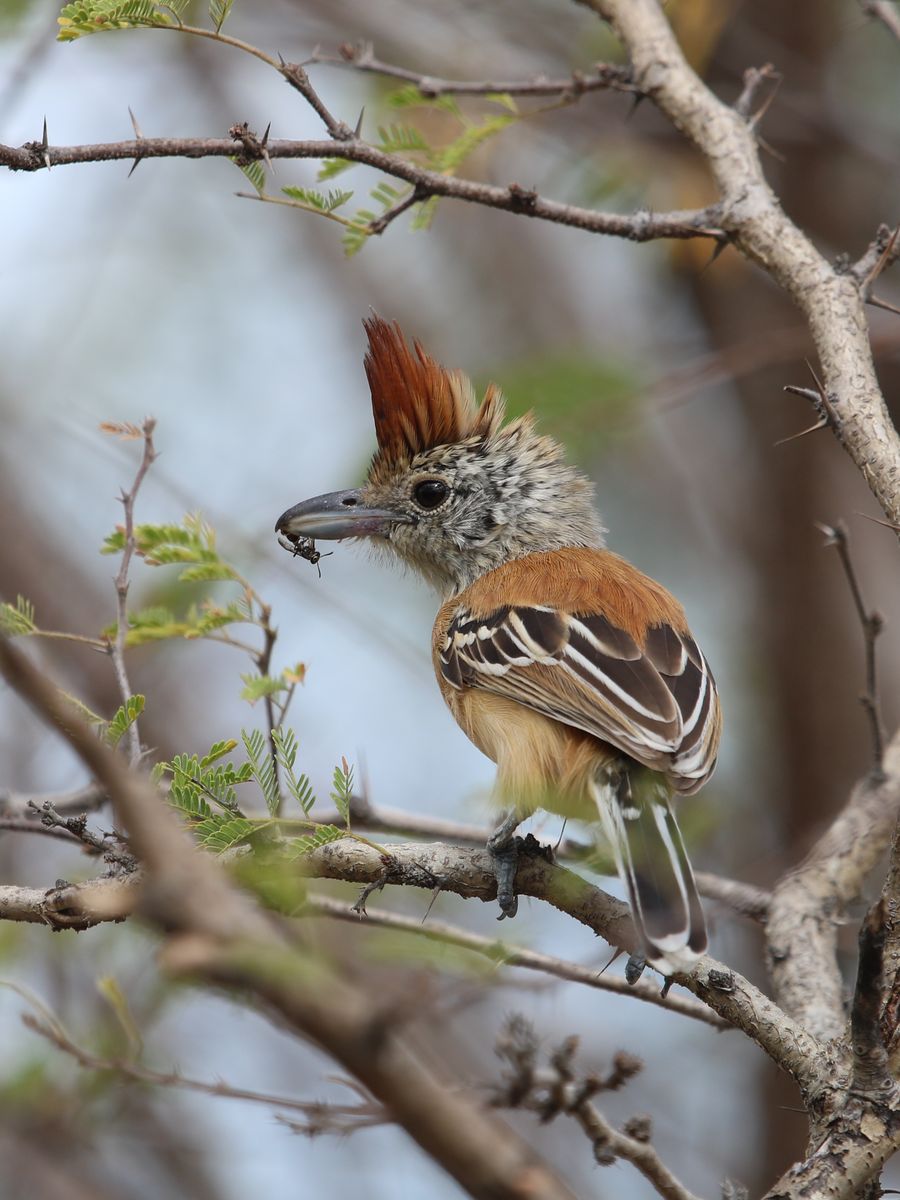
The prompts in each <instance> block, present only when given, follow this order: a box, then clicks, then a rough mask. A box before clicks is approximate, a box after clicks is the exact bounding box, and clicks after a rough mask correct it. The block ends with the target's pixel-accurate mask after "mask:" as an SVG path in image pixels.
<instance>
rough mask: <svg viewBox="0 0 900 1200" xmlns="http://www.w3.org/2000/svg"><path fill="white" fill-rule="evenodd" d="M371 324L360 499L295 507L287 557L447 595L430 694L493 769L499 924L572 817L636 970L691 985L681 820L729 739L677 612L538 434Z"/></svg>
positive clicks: (386, 326)
mask: <svg viewBox="0 0 900 1200" xmlns="http://www.w3.org/2000/svg"><path fill="white" fill-rule="evenodd" d="M363 324H364V326H365V331H366V334H367V337H368V349H367V352H366V356H365V363H364V366H365V372H366V376H367V378H368V383H369V388H370V391H371V398H372V414H373V418H374V423H375V433H376V437H377V449H376V451H375V454H374V457H373V459H372V462H371V465H370V467H369V471H368V475H367V477H366V480H365V483H364V484H363V486H362V487H361V488H353V489H348V490H344V491H339V492H330V493H328V494H326V495H322V496H315V497H313V498H312V499H309V500H304V501H302V502H301V503H299V504H295V505H294V506H293V507H291V508H289V509H288V510H287V511H286V512H284V513H282V515H281V516H280V517H279V518H278V521H277V523H276V533H277V534H278V535H279V540H281V541H282V544H283V545H284V546H285V547H286V548H288V549H293V550H294V551H295V552H296V550H297V549H298V548H300V547H302V546H306V547H307V548H308V547H309V546H310V545H312V546H313V548H314V541H315V539H324V540H329V539H330V540H342V539H346V538H365V539H368V540H369V541H370V542H371V543H372V544H373V545H374V546H376V547H378V548H379V549H381V550H383V551H387V552H388V553H389V554H390V555H391V557H393V558H396V559H399V560H401V562H403V563H404V564H406V565H407V566H408V567H411V568H413V570H414V571H416V572H418V573H419V574H420V575H422V576H424V578H425V579H426V580H427V581H428V582H429V583H431V584H432V585H434V587H435V588H436V589H437V590H438V592H439V593H440V595H441V599H442V603H441V607H440V609H439V611H438V614H437V617H436V619H435V623H434V631H433V637H432V658H433V662H434V668H435V674H436V676H437V682H438V684H439V686H440V690H441V693H442V695H443V698H444V700H445V701H446V703H447V706H448V707H449V709H450V712H451V713H452V715H453V716H454V717H455V719H456V721H457V723H458V724H459V726H460V727H461V728H462V730H463V731H464V733H465V734H466V735H467V736H468V737H469V739H470V740H471V741H472V742H473V743H474V744H475V745H476V746H477V747H478V748H479V749H480V750H481V751H482V752H483V753H484V754H486V755H487V757H488V758H490V759H492V760H493V761H494V763H496V765H497V779H496V784H495V789H494V794H495V797H496V800H497V802H498V803H499V805H500V807H501V811H502V816H501V818H500V820H499V823H498V825H497V827H496V829H495V830H494V832H493V834H492V835H491V838H490V840H489V842H488V849H489V850H490V852H491V854H492V856H493V861H494V866H495V871H496V875H497V898H498V901H499V904H500V908H501V913H500V919H502V918H504V917H508V916H513V915H515V912H516V905H517V897H516V893H515V870H516V848H517V839H516V837H515V830H516V829H517V828H518V826H519V824H520V823H521V822H522V821H523V820H524V819H525V818H526V817H528V816H530V815H531V814H532V813H533V812H535V811H536V810H537V809H545V810H548V811H551V812H554V813H558V814H560V815H562V816H566V817H568V816H574V817H579V818H581V819H584V820H587V821H589V822H590V823H591V824H593V825H594V826H595V827H598V828H601V829H602V830H603V831H604V832H605V835H606V838H607V839H608V842H609V845H610V846H611V849H612V853H613V857H614V859H615V863H616V868H617V870H618V874H619V876H620V878H621V880H622V883H623V885H624V889H625V892H626V894H627V897H628V900H629V904H630V907H631V913H632V917H633V921H634V925H635V928H636V931H637V935H638V944H639V947H640V952H639V954H638V955H637V956H636V957H637V960H638V963H640V961H641V959H643V960H645V961H647V962H649V963H650V965H651V966H654V967H656V968H657V969H659V970H661V971H663V972H664V973H666V974H670V973H672V972H674V971H676V970H679V969H686V964H689V963H690V962H691V961H693V960H695V959H696V958H697V957H698V956H699V955H701V954H702V953H703V952H704V951H705V950H706V948H707V942H708V939H707V930H706V922H705V919H704V914H703V909H702V906H701V903H700V900H699V897H698V893H697V887H696V884H695V881H694V874H693V870H692V868H691V864H690V860H689V858H688V855H687V852H686V850H685V846H684V840H683V838H682V835H681V832H680V830H679V827H678V824H677V822H676V819H675V815H674V812H673V807H672V801H673V799H674V798H676V797H677V796H681V795H691V794H693V793H694V792H696V791H698V790H699V789H700V788H701V787H702V786H703V785H704V784H705V783H706V781H707V780H708V779H709V777H710V776H711V774H712V772H713V769H714V767H715V764H716V756H717V753H718V746H719V739H720V733H721V725H722V722H721V710H720V704H719V698H718V693H717V690H716V685H715V681H714V679H713V676H712V673H711V671H710V669H709V666H708V664H707V661H706V659H705V658H704V656H703V654H702V652H701V651H700V649H699V647H698V645H697V643H696V641H695V640H694V638H693V637H692V635H691V633H690V630H689V628H688V624H687V620H686V617H685V614H684V609H683V608H682V606H681V604H680V603H679V602H678V601H677V600H676V599H675V598H674V597H673V596H672V595H671V594H670V593H669V592H668V591H667V590H666V589H665V588H664V587H663V586H662V585H661V584H659V583H657V582H655V581H654V580H653V579H651V578H649V577H648V576H647V575H645V574H643V573H642V572H641V571H639V570H638V569H637V568H636V567H634V566H632V565H631V564H630V563H629V562H627V561H626V560H625V559H624V558H621V557H619V556H618V555H617V554H614V553H613V552H612V551H610V550H609V549H607V548H606V542H605V534H606V530H605V528H604V526H603V524H602V523H601V520H600V517H599V515H598V513H597V512H596V510H595V508H594V500H593V493H594V488H593V485H592V483H591V482H590V481H589V479H588V478H587V477H586V476H585V475H584V474H583V473H582V472H581V471H580V470H578V469H577V468H576V467H574V466H572V465H571V464H570V463H569V462H567V460H566V456H565V450H564V448H563V446H562V445H561V444H560V443H559V442H557V441H556V440H554V439H553V438H551V437H549V436H547V435H545V434H542V433H540V432H539V431H538V429H537V427H536V423H535V418H534V416H533V415H532V414H527V415H525V416H520V417H517V418H516V419H513V420H506V419H505V402H504V397H503V395H502V393H501V391H500V389H499V388H498V387H497V386H496V385H494V384H490V385H489V386H488V387H487V388H486V390H485V392H484V395H483V397H482V398H481V399H480V400H479V399H477V398H476V394H475V390H474V388H473V385H472V383H471V381H470V379H469V378H468V377H467V376H466V375H465V374H464V373H463V372H461V371H458V370H448V369H447V368H445V367H443V366H442V365H441V364H440V363H439V362H437V361H436V360H435V359H433V358H432V357H431V356H430V355H429V354H428V353H427V351H426V350H425V349H424V348H423V346H422V345H421V344H420V343H419V342H418V341H415V342H413V344H412V345H411V346H410V344H409V342H408V341H407V339H406V337H405V335H404V333H403V331H402V330H401V328H400V326H399V325H398V324H397V323H396V322H393V323H391V322H388V321H385V320H383V319H382V318H380V317H378V316H377V315H374V314H373V315H372V316H370V317H369V318H367V319H366V320H365V321H364V322H363ZM309 539H313V541H312V542H310V541H309Z"/></svg>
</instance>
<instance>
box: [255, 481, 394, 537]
mask: <svg viewBox="0 0 900 1200" xmlns="http://www.w3.org/2000/svg"><path fill="white" fill-rule="evenodd" d="M398 521H402V522H404V523H408V522H409V521H410V518H409V517H407V516H404V515H402V514H400V513H395V512H390V511H389V510H388V509H384V508H369V507H368V506H367V505H366V504H364V503H363V499H362V491H361V489H360V488H351V489H350V490H349V491H346V492H328V493H327V494H326V495H324V496H313V498H312V499H311V500H303V501H302V502H301V503H300V504H295V505H294V507H293V508H289V509H288V510H287V512H283V513H282V514H281V516H280V517H279V518H278V520H277V521H276V523H275V532H276V533H281V534H284V536H285V537H286V538H287V539H288V540H289V541H294V540H296V539H297V538H301V537H303V538H321V539H322V540H323V541H340V539H341V538H349V537H367V536H371V535H373V534H375V535H378V534H382V535H383V534H385V533H386V532H387V529H388V527H389V526H390V525H393V524H396V523H397V522H398Z"/></svg>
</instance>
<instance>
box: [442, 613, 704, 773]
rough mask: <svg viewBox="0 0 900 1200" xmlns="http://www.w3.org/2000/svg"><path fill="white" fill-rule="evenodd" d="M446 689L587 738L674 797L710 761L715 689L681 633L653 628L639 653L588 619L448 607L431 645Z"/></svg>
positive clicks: (621, 634)
mask: <svg viewBox="0 0 900 1200" xmlns="http://www.w3.org/2000/svg"><path fill="white" fill-rule="evenodd" d="M438 656H439V661H440V669H441V673H442V674H443V677H444V679H445V680H446V681H447V683H448V684H449V685H450V686H451V687H454V688H469V687H474V688H480V689H484V690H486V691H490V692H493V693H495V694H496V695H498V696H505V697H507V698H508V699H510V700H515V701H517V702H518V703H520V704H524V705H526V706H527V707H528V708H531V709H535V710H536V711H537V712H540V713H543V714H545V715H546V716H548V717H551V718H552V719H553V720H556V721H561V722H562V723H563V724H565V725H572V726H574V727H575V728H576V729H581V730H584V731H585V732H586V733H590V734H593V735H594V736H595V737H597V738H600V739H601V740H602V741H604V742H608V743H610V744H611V745H613V746H615V747H616V748H617V749H620V750H622V751H624V752H625V753H626V754H628V755H630V756H631V757H632V758H634V759H636V760H637V761H638V762H641V763H644V764H645V765H646V766H648V767H652V768H653V769H654V770H663V771H665V772H666V773H667V774H670V775H671V776H672V778H673V783H674V784H675V786H676V787H677V788H678V790H679V791H684V792H690V791H694V790H696V788H698V787H699V786H700V784H701V783H702V782H703V781H704V780H705V779H706V778H707V776H708V775H709V774H710V772H711V771H712V768H713V766H714V764H715V754H716V748H717V743H718V729H719V711H718V699H717V696H716V687H715V682H714V681H713V677H712V674H711V673H710V670H709V667H708V666H707V663H706V660H705V659H704V657H703V655H702V654H701V653H700V650H699V649H698V647H697V644H696V642H695V641H694V639H693V638H692V637H691V636H690V634H689V633H686V632H685V633H679V632H677V631H676V630H675V629H674V628H673V627H672V626H671V625H668V624H657V625H653V626H651V627H650V628H649V629H648V630H647V633H646V638H645V642H644V645H643V647H641V646H639V645H638V643H637V642H636V641H635V639H634V638H633V637H632V636H631V635H630V634H629V633H627V632H625V630H623V629H620V628H618V627H617V626H616V625H615V624H614V623H613V622H612V621H610V620H609V619H607V617H605V616H602V615H600V614H598V613H592V614H583V613H565V612H560V611H559V610H558V609H556V608H552V607H548V606H545V605H528V606H521V607H503V608H499V609H497V610H496V611H494V612H492V613H490V614H489V615H488V616H478V617H475V616H473V615H472V613H471V612H470V611H469V610H468V609H466V608H465V607H460V608H458V609H457V610H456V611H455V612H454V614H453V617H452V619H451V621H450V624H449V626H448V628H447V633H446V636H445V637H444V639H443V642H442V644H441V645H440V646H439V647H438Z"/></svg>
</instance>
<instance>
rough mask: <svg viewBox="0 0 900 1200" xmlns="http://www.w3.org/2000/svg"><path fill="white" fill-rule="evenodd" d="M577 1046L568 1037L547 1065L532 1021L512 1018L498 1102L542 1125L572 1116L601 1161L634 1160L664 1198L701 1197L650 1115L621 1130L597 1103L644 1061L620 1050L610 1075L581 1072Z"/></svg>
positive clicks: (502, 1043)
mask: <svg viewBox="0 0 900 1200" xmlns="http://www.w3.org/2000/svg"><path fill="white" fill-rule="evenodd" d="M577 1049H578V1039H577V1038H576V1037H568V1038H566V1039H565V1041H563V1042H562V1044H561V1045H560V1046H558V1047H557V1049H555V1050H554V1051H552V1052H551V1053H550V1054H549V1055H548V1065H547V1066H542V1065H541V1064H540V1061H539V1058H540V1056H539V1050H540V1047H539V1045H538V1041H537V1038H536V1036H535V1034H534V1031H533V1029H532V1028H531V1026H530V1024H529V1023H528V1022H527V1021H525V1020H524V1019H523V1018H522V1017H512V1018H511V1019H510V1020H509V1021H508V1022H507V1026H506V1029H505V1031H504V1033H503V1035H502V1036H501V1038H500V1039H499V1041H498V1043H497V1046H496V1053H497V1055H498V1056H499V1057H500V1058H502V1059H503V1060H504V1061H505V1062H506V1063H507V1066H508V1070H507V1072H506V1073H505V1075H504V1078H503V1082H502V1085H501V1086H499V1087H495V1088H494V1089H493V1095H492V1103H493V1105H494V1106H495V1107H497V1108H514V1109H522V1108H524V1109H528V1110H529V1111H530V1112H534V1113H537V1115H538V1116H539V1118H540V1120H541V1123H542V1124H547V1123H549V1122H550V1121H552V1120H554V1119H555V1118H556V1117H558V1116H567V1117H571V1118H572V1119H573V1120H574V1121H575V1122H576V1123H577V1124H578V1125H579V1127H580V1128H581V1129H582V1131H583V1132H584V1133H585V1134H586V1135H587V1137H588V1139H589V1140H590V1143H591V1149H592V1151H593V1154H594V1159H595V1161H596V1162H597V1163H598V1164H599V1165H600V1166H611V1165H612V1164H613V1163H615V1162H616V1161H617V1160H621V1161H623V1162H629V1163H631V1165H632V1166H633V1167H635V1168H636V1169H637V1170H638V1171H640V1173H641V1174H642V1175H643V1176H644V1178H645V1179H646V1180H647V1181H648V1182H649V1183H650V1184H652V1186H653V1188H654V1189H655V1191H656V1192H657V1193H658V1194H659V1195H660V1196H662V1197H664V1200H697V1197H696V1196H694V1194H693V1193H692V1192H690V1191H689V1190H688V1189H687V1188H686V1187H685V1186H684V1184H683V1183H681V1181H680V1180H678V1179H677V1178H676V1177H675V1176H674V1175H673V1174H672V1172H671V1171H670V1170H669V1168H668V1167H667V1166H666V1165H665V1163H664V1162H663V1161H662V1159H661V1158H660V1157H659V1154H658V1153H657V1152H656V1150H655V1149H654V1148H653V1146H652V1145H651V1143H650V1137H651V1133H652V1127H651V1124H650V1119H649V1117H632V1118H631V1120H629V1121H627V1122H626V1124H625V1128H624V1129H623V1130H622V1131H619V1130H618V1129H616V1128H615V1127H614V1126H613V1125H612V1124H611V1123H610V1122H609V1121H608V1120H607V1119H606V1117H605V1116H604V1115H603V1113H602V1112H601V1111H600V1109H599V1108H598V1107H597V1106H596V1104H595V1103H593V1097H595V1096H596V1095H597V1094H598V1093H599V1092H607V1091H618V1090H619V1089H620V1088H621V1087H623V1086H624V1085H625V1084H627V1083H628V1082H629V1080H630V1079H632V1078H633V1077H634V1076H635V1075H636V1074H637V1073H638V1072H639V1071H640V1070H641V1069H642V1067H643V1063H642V1062H641V1060H640V1059H638V1058H636V1057H635V1056H634V1055H632V1054H628V1053H626V1052H624V1051H619V1053H618V1054H616V1056H615V1058H614V1060H613V1067H612V1070H611V1071H610V1072H609V1074H608V1075H606V1076H605V1077H603V1076H600V1075H597V1074H589V1075H585V1076H583V1077H579V1074H578V1072H577V1071H576V1068H575V1055H576V1051H577Z"/></svg>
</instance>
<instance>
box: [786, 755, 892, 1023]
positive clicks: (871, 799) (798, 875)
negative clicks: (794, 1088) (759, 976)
mask: <svg viewBox="0 0 900 1200" xmlns="http://www.w3.org/2000/svg"><path fill="white" fill-rule="evenodd" d="M898 812H900V733H896V734H895V735H894V737H893V738H892V739H891V741H890V742H889V743H888V745H887V747H886V750H885V755H884V764H883V776H882V777H881V778H873V777H872V776H871V775H869V776H867V777H866V778H864V779H862V780H860V782H859V783H857V785H856V787H855V788H854V789H853V792H852V794H851V796H850V799H849V800H848V802H847V804H846V805H845V806H844V808H843V810H842V811H841V812H840V813H839V814H838V816H837V818H836V819H835V820H834V821H833V822H832V824H831V826H830V827H829V828H828V829H827V830H826V832H825V833H824V834H823V835H822V837H820V838H819V840H818V841H817V842H816V844H815V845H814V846H813V847H812V849H811V850H810V852H809V853H808V854H807V856H806V858H805V859H804V860H803V862H802V863H800V865H799V866H797V867H795V868H794V869H793V870H792V871H790V872H788V874H787V875H785V876H784V878H783V879H782V880H781V881H780V882H779V883H778V884H777V886H776V888H775V891H774V894H773V896H772V904H771V908H770V910H769V920H768V925H767V944H768V956H769V971H770V974H771V977H772V982H773V984H774V987H775V996H776V999H777V1000H778V1002H779V1004H781V1006H782V1007H783V1008H784V1009H785V1010H786V1011H787V1012H789V1013H790V1014H791V1015H792V1016H793V1017H794V1018H795V1019H796V1020H798V1021H799V1022H800V1023H801V1024H802V1025H803V1026H805V1028H807V1029H809V1030H810V1031H811V1032H812V1033H814V1034H815V1035H816V1036H817V1037H820V1038H822V1039H829V1038H837V1037H840V1036H841V1035H842V1034H843V1032H844V1021H845V1018H844V986H843V980H842V978H841V973H840V970H839V968H838V964H837V935H838V928H839V924H838V923H839V921H840V919H841V915H842V913H843V910H844V909H845V907H846V906H847V904H849V903H850V902H851V901H852V900H854V899H855V898H856V897H857V896H858V895H859V892H860V888H861V886H862V883H863V881H864V879H865V877H866V875H867V874H868V873H869V871H870V870H871V869H872V867H874V865H875V864H876V862H877V861H878V859H879V858H880V857H881V855H882V854H883V853H884V851H885V848H886V847H887V845H888V842H889V840H890V837H891V833H892V831H893V829H894V826H895V824H896V822H897V816H898Z"/></svg>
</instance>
